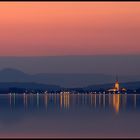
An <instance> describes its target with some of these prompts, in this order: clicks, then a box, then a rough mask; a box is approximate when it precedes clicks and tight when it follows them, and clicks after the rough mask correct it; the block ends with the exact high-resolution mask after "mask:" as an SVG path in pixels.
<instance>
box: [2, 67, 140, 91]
mask: <svg viewBox="0 0 140 140" xmlns="http://www.w3.org/2000/svg"><path fill="white" fill-rule="evenodd" d="M115 78H116V77H115V76H112V75H105V74H76V73H74V74H63V73H62V74H57V73H55V74H52V73H40V74H27V73H24V72H22V71H20V70H18V69H12V68H5V69H2V70H0V87H4V85H5V86H6V83H8V85H9V84H11V83H12V84H13V85H11V86H12V87H13V86H15V85H17V84H18V85H19V83H23V85H24V87H28V86H27V83H28V85H29V84H30V86H31V85H32V86H33V87H36V86H37V85H36V84H40V85H39V87H40V86H41V87H46V86H48V88H49V87H50V88H52V87H53V88H56V89H59V88H62V87H63V88H77V87H78V88H83V87H85V88H96V89H98V88H101V87H102V88H110V87H112V86H113V84H114V82H115V80H116V79H115ZM119 81H120V82H121V83H122V84H121V86H122V87H126V88H128V87H129V88H139V87H140V82H139V81H140V76H119ZM2 83H3V85H2ZM108 83H109V84H108ZM23 85H22V86H23ZM90 85H91V86H90ZM19 87H20V86H19Z"/></svg>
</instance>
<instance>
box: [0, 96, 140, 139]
mask: <svg viewBox="0 0 140 140" xmlns="http://www.w3.org/2000/svg"><path fill="white" fill-rule="evenodd" d="M139 100H140V95H136V94H132V95H131V94H130V95H127V94H123V95H120V94H69V93H66V94H42V95H39V94H30V95H27V94H22V95H18V94H15V95H14V94H13V95H0V111H1V115H0V124H1V127H0V131H1V132H0V137H10V138H11V137H23V138H25V137H32V138H34V137H36V138H37V137H41V138H43V137H45V138H49V137H52V138H54V137H57V138H62V137H65V138H70V137H77V138H83V137H88V138H90V137H92V138H94V137H96V138H97V137H99V138H101V137H139V136H140V134H139V129H140V122H139V117H140V114H139V110H140V103H139V102H138V101H139Z"/></svg>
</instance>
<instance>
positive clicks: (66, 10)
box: [0, 2, 140, 56]
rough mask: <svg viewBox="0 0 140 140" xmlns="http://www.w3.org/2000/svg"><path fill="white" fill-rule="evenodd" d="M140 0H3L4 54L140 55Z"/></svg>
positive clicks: (0, 50)
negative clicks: (24, 0) (19, 0)
mask: <svg viewBox="0 0 140 140" xmlns="http://www.w3.org/2000/svg"><path fill="white" fill-rule="evenodd" d="M139 36H140V2H0V56H65V55H112V54H113V55H115V54H121V55H128V54H132V55H135V54H138V55H139V54H140V39H139Z"/></svg>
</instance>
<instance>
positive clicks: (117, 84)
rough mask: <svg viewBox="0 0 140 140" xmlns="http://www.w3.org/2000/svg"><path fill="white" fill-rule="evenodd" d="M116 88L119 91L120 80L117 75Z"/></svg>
mask: <svg viewBox="0 0 140 140" xmlns="http://www.w3.org/2000/svg"><path fill="white" fill-rule="evenodd" d="M115 89H116V90H117V91H119V89H120V88H119V82H118V77H117V76H116V82H115Z"/></svg>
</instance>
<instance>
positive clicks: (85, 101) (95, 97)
mask: <svg viewBox="0 0 140 140" xmlns="http://www.w3.org/2000/svg"><path fill="white" fill-rule="evenodd" d="M4 97H5V98H4ZM127 98H128V99H127ZM137 98H138V99H137ZM1 99H2V100H5V101H6V100H7V102H8V101H9V105H10V108H11V109H14V108H16V106H18V105H19V104H20V107H21V109H23V108H25V109H27V108H30V107H32V108H40V109H43V108H44V107H45V108H46V110H47V108H49V107H51V106H54V107H55V108H59V109H63V110H68V109H72V108H75V107H76V106H90V107H92V109H98V108H100V109H105V108H108V109H110V111H111V110H112V109H113V110H114V112H115V113H119V111H120V110H121V109H123V110H124V109H128V107H130V108H133V109H134V108H137V100H140V95H137V94H130V95H127V94H122V95H121V94H69V93H65V94H13V95H12V94H9V95H1V96H0V100H1ZM127 100H129V102H128V101H127ZM0 104H1V102H0Z"/></svg>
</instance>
